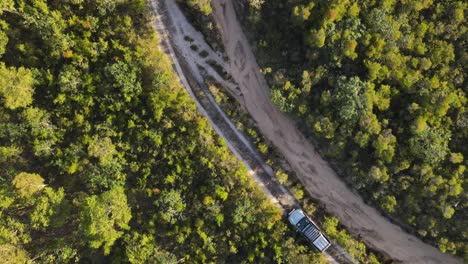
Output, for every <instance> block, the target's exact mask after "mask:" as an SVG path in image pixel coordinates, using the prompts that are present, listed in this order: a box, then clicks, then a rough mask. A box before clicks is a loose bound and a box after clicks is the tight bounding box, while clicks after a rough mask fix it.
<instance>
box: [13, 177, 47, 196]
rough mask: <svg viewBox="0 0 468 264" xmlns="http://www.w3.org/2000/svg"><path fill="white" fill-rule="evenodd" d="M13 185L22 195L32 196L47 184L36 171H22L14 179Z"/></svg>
mask: <svg viewBox="0 0 468 264" xmlns="http://www.w3.org/2000/svg"><path fill="white" fill-rule="evenodd" d="M13 185H14V186H15V188H16V191H17V192H18V195H19V196H20V197H24V198H27V197H30V196H32V195H34V194H35V193H37V192H39V191H40V190H42V189H43V188H44V187H45V186H46V185H45V184H44V179H43V178H42V177H41V176H40V175H39V174H35V173H26V172H21V173H19V174H17V175H16V176H15V178H14V179H13Z"/></svg>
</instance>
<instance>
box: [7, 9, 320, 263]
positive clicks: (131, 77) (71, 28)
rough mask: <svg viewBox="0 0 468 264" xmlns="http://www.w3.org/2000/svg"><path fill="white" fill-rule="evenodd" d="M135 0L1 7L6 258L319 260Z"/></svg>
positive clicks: (62, 260) (41, 260)
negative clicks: (205, 113)
mask: <svg viewBox="0 0 468 264" xmlns="http://www.w3.org/2000/svg"><path fill="white" fill-rule="evenodd" d="M150 18H151V17H150V15H149V13H148V11H147V9H146V5H145V2H144V1H142V0H120V1H107V0H99V1H95V0H92V1H91V0H63V1H44V0H15V1H5V0H4V1H2V2H1V3H0V257H1V259H2V261H6V262H7V263H31V262H39V263H73V262H78V261H80V262H93V263H95V262H106V263H107V262H112V263H180V262H186V263H206V262H218V263H247V262H255V263H259V262H261V263H266V262H278V263H285V262H289V263H311V262H314V263H317V262H321V261H323V259H322V257H321V256H320V255H317V254H314V253H313V252H311V249H310V248H309V247H307V246H305V245H301V244H297V243H296V242H295V240H294V239H293V238H290V237H289V235H290V234H291V232H290V231H289V229H288V228H287V227H286V225H285V224H284V223H283V222H282V221H281V220H280V219H281V213H280V212H279V210H278V209H277V208H276V207H275V206H273V205H272V204H270V203H269V202H268V201H267V200H266V198H265V196H264V194H263V193H262V192H261V191H260V190H259V189H258V188H257V187H256V185H255V184H254V183H253V182H252V181H251V179H250V178H249V176H248V174H247V172H246V170H245V168H244V167H243V166H242V165H241V164H240V163H239V162H238V161H237V160H236V159H235V158H234V157H233V156H232V155H231V154H230V152H229V150H228V149H227V147H226V146H225V144H224V142H223V141H222V140H221V139H220V138H219V137H218V136H216V135H215V134H214V132H213V130H212V129H211V128H210V127H209V126H208V123H207V121H206V120H205V119H203V118H202V117H201V116H200V115H199V114H198V113H197V111H196V108H195V106H194V104H193V102H191V101H190V99H189V98H188V96H187V94H186V93H185V91H184V90H183V89H182V88H181V87H180V86H179V85H178V83H177V82H176V81H175V80H176V78H175V76H174V75H173V73H172V68H171V64H170V62H169V61H168V60H167V58H166V57H165V55H164V54H162V53H161V52H160V51H159V49H158V47H157V36H156V35H155V33H154V32H153V31H152V29H151V28H150V27H149V22H150Z"/></svg>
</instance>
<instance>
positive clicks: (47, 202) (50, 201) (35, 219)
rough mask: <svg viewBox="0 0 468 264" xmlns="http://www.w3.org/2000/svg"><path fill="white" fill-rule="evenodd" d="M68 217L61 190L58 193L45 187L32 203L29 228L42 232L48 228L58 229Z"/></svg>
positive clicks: (67, 208)
mask: <svg viewBox="0 0 468 264" xmlns="http://www.w3.org/2000/svg"><path fill="white" fill-rule="evenodd" d="M68 216H69V204H68V203H67V201H66V200H65V192H64V190H63V188H60V189H59V190H58V191H55V190H54V189H52V188H50V187H45V188H44V190H43V191H42V194H41V196H40V197H39V198H38V199H36V201H35V202H34V210H33V211H32V213H31V215H30V217H31V226H32V228H34V229H40V230H44V229H45V228H47V227H48V226H52V227H60V226H62V225H63V224H64V223H65V222H66V221H67V218H68Z"/></svg>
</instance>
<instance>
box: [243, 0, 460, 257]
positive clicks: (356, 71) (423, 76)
mask: <svg viewBox="0 0 468 264" xmlns="http://www.w3.org/2000/svg"><path fill="white" fill-rule="evenodd" d="M257 2H258V1H241V3H243V4H245V5H244V6H245V7H247V8H248V12H247V14H246V15H245V16H246V21H247V22H246V26H247V28H248V31H249V33H250V36H251V38H252V41H253V42H255V43H256V53H257V55H258V58H259V60H260V63H261V64H262V67H263V68H264V70H263V71H264V73H265V74H266V77H267V79H268V81H269V83H270V85H271V87H272V89H271V98H272V100H273V101H274V102H275V103H276V104H277V105H278V106H279V107H280V108H281V109H282V110H283V111H285V112H288V113H290V114H291V115H292V116H294V117H295V118H296V119H297V121H298V124H299V125H300V126H301V128H302V130H303V131H305V133H307V134H309V135H312V136H313V137H314V138H315V139H316V140H317V141H318V142H317V143H318V145H319V148H320V150H321V152H322V153H323V154H324V155H325V156H326V157H328V158H329V159H330V160H331V161H333V162H334V163H335V164H337V165H336V167H337V168H341V169H342V171H341V174H342V176H343V177H344V178H345V180H346V181H347V182H348V183H349V184H350V185H351V186H353V187H354V188H356V189H358V190H359V192H360V193H361V194H362V195H363V196H364V197H365V198H366V199H367V200H368V201H369V202H370V203H372V204H373V205H374V206H377V207H379V208H380V209H381V210H382V212H384V213H385V214H387V215H389V216H391V217H392V218H394V219H396V220H397V221H399V222H400V224H402V225H403V226H405V227H406V228H408V229H409V230H412V231H413V232H415V233H416V234H417V235H419V236H420V237H422V238H423V239H425V240H426V241H428V242H430V243H433V244H435V245H437V246H438V247H439V249H440V250H441V251H442V252H450V253H452V254H458V255H462V256H465V259H467V258H468V247H467V245H468V243H467V241H468V229H467V226H468V222H467V219H468V218H467V215H468V211H467V206H468V199H467V192H466V189H467V188H468V184H467V172H466V165H467V161H466V160H465V158H464V157H467V156H468V122H467V121H468V108H467V106H468V105H467V99H466V93H467V92H468V89H467V87H468V85H467V82H466V69H467V68H466V67H467V65H468V55H467V50H466V47H467V42H466V41H467V25H466V21H465V13H466V10H467V4H466V3H465V2H463V1H451V0H449V1H433V0H428V1H396V0H385V1H373V0H365V1H353V0H346V1H321V0H317V1H310V0H304V1H299V0H290V1H264V3H263V5H262V4H261V3H260V4H256V3H257Z"/></svg>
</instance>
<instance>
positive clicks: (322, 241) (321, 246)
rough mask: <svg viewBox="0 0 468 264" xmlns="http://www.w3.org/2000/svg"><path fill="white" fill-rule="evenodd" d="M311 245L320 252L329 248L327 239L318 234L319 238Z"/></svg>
mask: <svg viewBox="0 0 468 264" xmlns="http://www.w3.org/2000/svg"><path fill="white" fill-rule="evenodd" d="M312 243H313V244H314V246H315V247H316V248H317V249H318V250H319V251H320V252H323V251H325V250H326V249H327V248H328V247H329V246H330V241H328V239H326V238H325V237H324V236H323V235H322V234H320V236H319V237H318V238H317V239H315V241H314V242H312Z"/></svg>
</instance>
